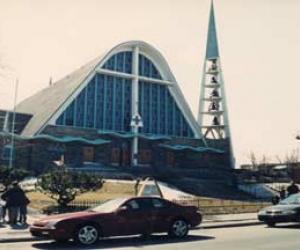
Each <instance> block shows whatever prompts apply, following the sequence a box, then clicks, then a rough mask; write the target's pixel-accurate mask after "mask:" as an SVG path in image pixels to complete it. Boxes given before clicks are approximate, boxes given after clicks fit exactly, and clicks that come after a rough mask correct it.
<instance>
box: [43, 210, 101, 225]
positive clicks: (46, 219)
mask: <svg viewBox="0 0 300 250" xmlns="http://www.w3.org/2000/svg"><path fill="white" fill-rule="evenodd" d="M94 214H95V212H93V211H82V212H75V213H64V214H55V215H49V216H47V217H44V218H41V219H40V220H38V222H44V223H46V222H49V221H54V220H55V221H59V220H65V219H77V218H83V217H89V216H92V215H94ZM97 214H99V213H97Z"/></svg>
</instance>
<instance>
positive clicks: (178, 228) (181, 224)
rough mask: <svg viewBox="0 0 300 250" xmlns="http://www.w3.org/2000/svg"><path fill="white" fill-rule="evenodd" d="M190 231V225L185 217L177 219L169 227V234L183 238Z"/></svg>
mask: <svg viewBox="0 0 300 250" xmlns="http://www.w3.org/2000/svg"><path fill="white" fill-rule="evenodd" d="M188 232H189V225H188V224H187V222H186V221H185V220H183V219H176V220H174V221H173V223H172V224H171V226H170V228H169V236H170V237H173V238H183V237H185V236H186V235H187V234H188Z"/></svg>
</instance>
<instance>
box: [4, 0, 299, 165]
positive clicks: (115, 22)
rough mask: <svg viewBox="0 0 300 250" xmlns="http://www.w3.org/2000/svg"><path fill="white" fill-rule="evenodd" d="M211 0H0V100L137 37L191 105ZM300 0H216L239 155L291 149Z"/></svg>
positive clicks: (21, 94) (28, 91)
mask: <svg viewBox="0 0 300 250" xmlns="http://www.w3.org/2000/svg"><path fill="white" fill-rule="evenodd" d="M209 7H210V0H126V1H124V0H109V1H108V0H0V63H1V64H2V65H3V66H4V68H2V69H0V74H1V75H0V95H1V98H0V108H11V107H12V105H13V96H14V94H13V92H14V79H15V78H16V77H18V78H19V82H20V83H19V91H18V102H19V101H21V100H23V99H24V98H26V97H28V96H30V95H32V94H34V93H35V92H37V91H38V90H40V89H42V88H44V87H46V86H47V85H48V83H49V78H50V76H51V77H52V78H53V80H54V81H55V80H58V79H59V78H61V77H63V76H64V75H66V74H68V73H70V72H71V71H73V70H74V69H76V68H78V67H80V66H82V65H83V64H85V63H86V62H88V61H89V60H91V59H93V58H95V57H97V56H99V55H101V54H102V53H103V52H105V51H107V50H109V49H111V48H112V47H113V46H115V45H117V44H119V43H121V42H124V41H128V40H144V41H146V42H148V43H150V44H152V45H153V46H154V47H156V48H157V49H158V50H159V51H160V52H161V53H162V54H163V56H164V57H165V58H166V60H167V61H168V63H169V65H170V67H171V70H172V71H173V73H174V75H175V77H176V79H177V81H178V83H179V85H180V87H181V89H182V91H183V93H184V95H185V97H186V99H187V101H188V103H189V105H190V107H191V109H192V111H193V113H194V114H195V116H196V114H197V111H198V98H199V94H200V80H201V76H202V66H203V60H204V53H205V43H206V33H207V26H208V15H209ZM299 13H300V1H299V0H225V1H224V0H223V1H220V0H215V15H216V23H217V32H218V39H219V49H220V56H221V62H222V67H223V74H224V80H225V88H226V93H227V100H228V110H229V119H230V124H231V133H232V137H233V146H234V151H235V155H236V158H237V160H238V162H240V163H243V162H246V161H248V159H249V152H250V151H253V152H255V153H256V154H257V155H258V156H261V155H263V154H265V155H267V156H268V157H269V158H272V157H273V159H274V160H275V156H276V155H280V156H281V157H284V155H285V154H287V153H288V152H291V151H292V150H294V149H297V148H298V145H300V141H296V140H295V139H294V137H295V135H296V134H297V132H300V116H299V107H300V98H299V89H300V86H299V85H300V80H299V78H298V72H299V71H300V67H299V66H300V64H299V58H300V31H299V27H300V15H299Z"/></svg>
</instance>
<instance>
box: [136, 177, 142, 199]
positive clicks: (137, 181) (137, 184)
mask: <svg viewBox="0 0 300 250" xmlns="http://www.w3.org/2000/svg"><path fill="white" fill-rule="evenodd" d="M140 181H141V179H140V178H137V179H136V182H135V184H134V193H135V196H137V195H138V191H139V184H140Z"/></svg>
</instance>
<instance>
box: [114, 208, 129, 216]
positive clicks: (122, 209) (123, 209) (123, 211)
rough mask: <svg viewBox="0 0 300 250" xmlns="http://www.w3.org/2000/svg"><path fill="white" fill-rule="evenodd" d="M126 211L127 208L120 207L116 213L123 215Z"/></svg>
mask: <svg viewBox="0 0 300 250" xmlns="http://www.w3.org/2000/svg"><path fill="white" fill-rule="evenodd" d="M128 210H129V207H128V206H122V207H119V208H118V210H117V212H118V213H121V214H123V213H125V212H126V211H128Z"/></svg>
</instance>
